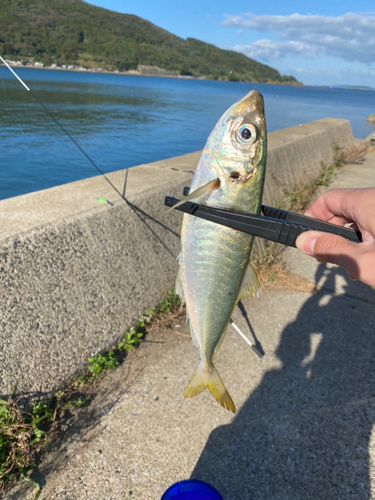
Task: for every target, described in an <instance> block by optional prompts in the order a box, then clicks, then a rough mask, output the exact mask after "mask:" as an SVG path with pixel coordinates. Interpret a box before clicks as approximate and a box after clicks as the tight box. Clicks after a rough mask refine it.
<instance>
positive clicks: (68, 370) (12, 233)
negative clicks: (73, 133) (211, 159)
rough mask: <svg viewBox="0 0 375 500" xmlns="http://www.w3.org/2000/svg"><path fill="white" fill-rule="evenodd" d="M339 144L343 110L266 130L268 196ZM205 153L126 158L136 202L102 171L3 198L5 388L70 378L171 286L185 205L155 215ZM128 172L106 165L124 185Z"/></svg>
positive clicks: (37, 387) (0, 284)
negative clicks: (133, 161)
mask: <svg viewBox="0 0 375 500" xmlns="http://www.w3.org/2000/svg"><path fill="white" fill-rule="evenodd" d="M335 145H338V146H340V147H344V148H345V147H351V146H352V145H353V136H352V132H351V129H350V124H349V122H348V121H347V120H338V119H331V118H327V119H324V120H319V121H316V122H312V123H308V124H306V125H302V126H300V127H292V128H290V129H285V130H280V131H278V132H273V133H271V134H269V152H268V167H267V169H268V170H267V177H266V188H265V198H264V202H265V203H267V204H273V203H275V201H276V200H277V199H279V198H280V197H281V196H282V194H283V189H284V188H285V187H288V186H291V185H293V184H294V185H301V184H304V183H305V182H307V181H308V180H309V179H312V178H315V177H316V176H317V175H318V172H319V170H320V168H321V162H324V163H325V164H326V165H328V164H329V163H330V162H331V161H332V158H333V147H334V146H335ZM199 156H200V153H199V152H197V153H192V154H190V155H185V156H181V157H178V158H172V159H169V160H165V161H159V162H156V163H153V164H149V165H141V166H139V167H134V168H132V169H130V171H129V176H128V182H127V190H126V194H127V197H128V199H129V201H130V202H131V203H132V204H134V208H133V209H132V208H130V207H129V206H128V205H126V204H125V203H124V202H123V201H122V200H121V199H120V198H119V196H118V195H116V193H115V192H114V191H113V189H112V188H111V187H110V185H109V184H108V183H107V182H106V181H105V180H104V179H103V178H102V177H101V176H99V177H94V178H91V179H86V180H83V181H79V182H75V183H71V184H66V185H63V186H58V187H55V188H52V189H48V190H45V191H39V192H36V193H31V194H28V195H24V196H19V197H16V198H11V199H8V200H3V201H0V227H1V234H0V268H1V274H0V301H1V302H0V303H1V312H0V363H1V365H0V366H1V372H0V393H1V394H3V395H5V394H8V393H10V392H11V390H12V387H13V385H14V384H15V383H16V382H17V383H18V389H19V391H21V392H22V393H23V394H25V395H34V394H37V395H38V396H43V395H46V394H49V393H50V392H51V391H55V390H56V389H58V388H59V387H61V386H62V385H64V384H66V383H68V382H69V381H70V380H72V378H73V377H74V376H75V375H76V374H77V373H78V372H79V371H81V370H82V369H83V368H84V367H85V365H86V363H87V358H88V357H89V356H92V355H94V354H96V353H98V352H100V351H103V350H107V349H109V348H111V347H112V346H113V345H114V344H115V343H116V342H117V341H118V340H119V339H120V337H121V336H122V333H123V331H124V330H125V329H126V328H128V327H130V326H131V325H132V324H134V323H135V322H136V321H137V319H138V316H139V314H140V313H141V312H143V311H145V310H146V309H148V308H150V307H152V306H155V305H156V304H157V303H158V302H159V301H160V300H161V298H162V297H163V295H164V294H165V292H166V290H167V289H168V288H171V287H172V286H173V284H174V280H175V276H176V272H177V267H178V265H177V263H176V261H175V257H176V256H177V255H178V253H179V232H180V224H181V217H182V216H181V214H180V213H178V212H173V213H171V214H170V215H169V216H168V217H166V218H165V219H164V220H162V221H160V222H158V221H156V220H155V217H157V216H158V215H159V214H160V212H161V211H162V210H163V199H164V196H165V195H167V194H171V195H175V196H181V192H182V188H183V187H184V186H185V185H189V184H190V182H191V179H192V175H193V172H194V169H195V166H196V165H197V162H198V159H199ZM125 174H126V171H119V172H114V173H112V174H109V175H108V178H109V179H110V180H111V182H112V183H113V184H114V185H115V186H116V188H117V189H118V190H119V191H120V192H122V189H123V185H124V180H125ZM98 196H99V197H103V198H106V199H108V200H109V201H111V202H112V203H113V206H111V205H101V204H99V203H98V202H97V201H96V198H97V197H98Z"/></svg>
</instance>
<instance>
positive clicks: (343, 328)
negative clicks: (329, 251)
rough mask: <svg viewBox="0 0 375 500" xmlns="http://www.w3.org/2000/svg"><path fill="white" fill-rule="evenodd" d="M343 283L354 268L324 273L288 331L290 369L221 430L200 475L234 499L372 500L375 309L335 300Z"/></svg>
mask: <svg viewBox="0 0 375 500" xmlns="http://www.w3.org/2000/svg"><path fill="white" fill-rule="evenodd" d="M338 276H340V280H341V281H342V277H344V279H345V281H346V289H349V288H350V286H351V285H350V280H349V278H348V277H347V275H346V273H344V271H342V270H341V269H340V268H336V267H335V268H328V267H326V265H325V264H322V265H321V266H319V268H318V271H317V275H316V278H317V279H319V280H320V281H321V282H320V285H323V287H324V288H323V289H321V290H319V291H317V292H316V293H314V294H313V295H312V296H311V297H310V298H309V299H308V300H307V301H306V302H305V303H304V305H303V307H302V308H301V310H300V311H299V314H298V316H297V317H296V320H295V321H294V322H292V323H290V324H288V325H287V326H286V328H285V329H284V331H283V332H282V334H281V340H280V343H279V346H278V348H277V351H276V355H277V357H278V358H279V359H280V361H281V363H282V368H280V369H272V370H270V371H268V372H266V373H265V375H264V377H263V380H262V382H261V384H260V385H259V386H258V387H257V389H255V391H254V392H253V393H252V394H251V395H250V396H249V398H248V399H247V401H246V402H245V404H244V405H243V406H242V408H241V409H240V411H239V412H238V414H237V415H236V417H235V418H234V420H233V422H232V423H231V424H230V425H227V426H221V427H218V428H216V429H215V430H214V431H213V432H212V433H211V435H210V437H209V439H208V442H207V444H206V446H205V449H204V451H203V453H202V455H201V457H200V459H199V461H198V463H197V465H196V467H195V469H194V471H193V473H192V478H196V479H202V480H205V481H207V482H209V483H211V484H212V485H213V486H215V487H216V488H217V489H218V490H219V491H220V492H221V494H222V495H223V498H224V500H246V499H249V500H250V499H251V500H255V499H267V500H268V499H283V500H286V499H314V500H317V499H323V498H324V499H338V498H340V499H353V498H356V499H369V498H370V495H371V493H370V477H369V459H370V457H369V452H368V444H369V439H370V436H371V431H372V426H373V422H374V421H375V359H374V352H375V335H374V331H373V330H374V326H373V325H374V324H375V308H374V306H373V305H372V304H368V303H365V302H363V301H361V300H357V299H353V298H348V297H347V296H345V295H334V294H332V292H331V290H334V288H335V280H336V278H337V277H338ZM322 281H323V283H322ZM265 348H266V346H265ZM373 458H374V457H372V459H373ZM371 462H372V460H371Z"/></svg>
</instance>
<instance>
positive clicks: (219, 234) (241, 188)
mask: <svg viewBox="0 0 375 500" xmlns="http://www.w3.org/2000/svg"><path fill="white" fill-rule="evenodd" d="M266 141H267V135H266V122H265V116H264V102H263V97H262V95H261V94H260V93H259V92H258V91H257V90H252V91H251V92H249V94H247V95H246V96H245V97H244V98H243V99H241V100H240V101H238V102H237V103H236V104H234V105H233V106H232V107H231V108H229V109H228V111H227V112H226V113H225V114H224V115H223V116H222V117H221V119H220V120H219V122H218V123H217V124H216V126H215V128H214V130H213V131H212V133H211V135H210V136H209V138H208V140H207V143H206V146H205V148H204V150H203V152H202V156H201V158H200V161H199V163H198V167H197V169H196V171H195V174H194V178H193V181H192V185H191V188H190V193H191V194H189V196H188V197H186V198H184V199H183V200H181V202H184V201H187V200H188V199H189V200H190V199H194V200H199V202H200V203H201V204H204V205H207V206H210V207H217V208H222V209H226V210H232V211H235V212H239V213H252V214H259V212H260V208H261V202H262V201H261V200H262V193H263V184H264V176H265V168H266V150H267V143H266ZM252 243H253V237H252V236H251V235H248V234H245V233H241V232H239V231H235V230H233V229H230V228H227V227H224V226H220V225H218V224H215V223H213V222H209V221H206V220H203V219H198V218H196V217H193V216H191V215H184V219H183V224H182V234H181V254H180V257H179V262H180V269H179V273H178V276H177V281H176V291H177V293H178V294H179V295H180V297H181V298H182V300H183V301H184V302H186V309H187V316H188V318H189V321H190V332H191V336H192V339H193V342H194V344H195V345H196V346H197V347H198V349H199V352H200V357H201V362H200V364H199V366H198V369H197V371H196V372H195V375H194V376H193V378H192V379H191V381H190V382H189V384H188V386H187V387H186V389H185V392H184V397H193V396H196V395H197V394H200V393H201V392H202V391H203V390H204V389H205V388H206V387H208V389H209V391H210V392H211V394H212V395H213V396H214V398H215V399H216V400H217V401H218V402H219V403H220V404H221V405H222V406H223V407H224V408H226V409H228V410H231V411H232V412H233V413H235V411H236V407H235V405H234V403H233V400H232V398H231V397H230V395H229V393H228V391H227V389H226V388H225V386H224V384H223V381H222V380H221V378H220V375H219V373H218V372H217V370H216V368H215V366H214V364H213V359H214V355H215V354H216V353H217V351H218V350H219V348H220V345H221V343H222V342H223V340H224V337H225V333H226V330H227V327H228V323H229V320H230V317H231V315H232V313H233V310H234V308H235V307H236V305H237V303H238V301H239V300H240V299H241V297H245V296H249V295H255V294H256V293H257V291H258V290H259V282H258V280H257V277H256V274H255V272H254V271H253V269H252V267H251V265H250V263H249V259H250V253H251V248H252Z"/></svg>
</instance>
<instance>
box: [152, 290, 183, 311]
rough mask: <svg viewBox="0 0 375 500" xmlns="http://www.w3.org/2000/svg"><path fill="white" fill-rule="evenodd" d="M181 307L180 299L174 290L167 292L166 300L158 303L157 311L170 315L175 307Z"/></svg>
mask: <svg viewBox="0 0 375 500" xmlns="http://www.w3.org/2000/svg"><path fill="white" fill-rule="evenodd" d="M180 305H181V299H180V297H179V296H178V295H177V293H176V290H168V292H167V296H166V298H165V299H164V300H163V301H162V302H161V303H160V306H159V308H158V309H159V311H161V312H165V313H170V312H171V311H173V310H174V309H176V307H178V306H180Z"/></svg>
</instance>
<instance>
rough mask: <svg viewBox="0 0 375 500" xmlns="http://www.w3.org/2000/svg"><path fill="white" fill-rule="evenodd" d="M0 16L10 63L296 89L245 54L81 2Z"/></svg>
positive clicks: (54, 1) (0, 9) (17, 5)
mask: <svg viewBox="0 0 375 500" xmlns="http://www.w3.org/2000/svg"><path fill="white" fill-rule="evenodd" d="M0 14H1V15H0V55H2V56H3V57H6V58H10V59H13V60H18V61H19V60H30V59H31V60H33V61H38V62H42V63H44V64H45V65H51V64H58V65H61V64H78V65H82V66H84V67H87V68H93V67H98V66H100V67H101V68H103V69H107V70H118V71H129V70H137V69H138V65H146V66H157V67H159V68H162V69H164V70H167V71H173V72H177V73H178V74H180V75H192V76H196V77H200V76H205V77H207V78H212V79H222V80H239V81H252V82H261V83H286V84H292V85H296V84H297V85H298V82H297V80H296V79H295V78H294V77H292V76H281V75H280V73H279V72H278V71H276V70H275V69H273V68H270V67H269V66H266V65H264V64H260V63H258V62H256V61H254V60H253V59H250V58H248V57H246V56H245V55H243V54H239V53H237V52H233V51H230V50H222V49H219V48H217V47H215V46H214V45H210V44H207V43H204V42H201V41H199V40H195V39H193V38H188V39H187V40H184V39H182V38H179V37H177V36H175V35H172V34H171V33H169V32H168V31H165V30H163V29H161V28H159V27H158V26H155V25H154V24H152V23H150V22H149V21H146V20H144V19H141V18H140V17H137V16H134V15H129V14H120V13H118V12H112V11H109V10H106V9H103V8H100V7H95V6H93V5H90V4H88V3H86V2H83V1H81V0H0Z"/></svg>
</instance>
